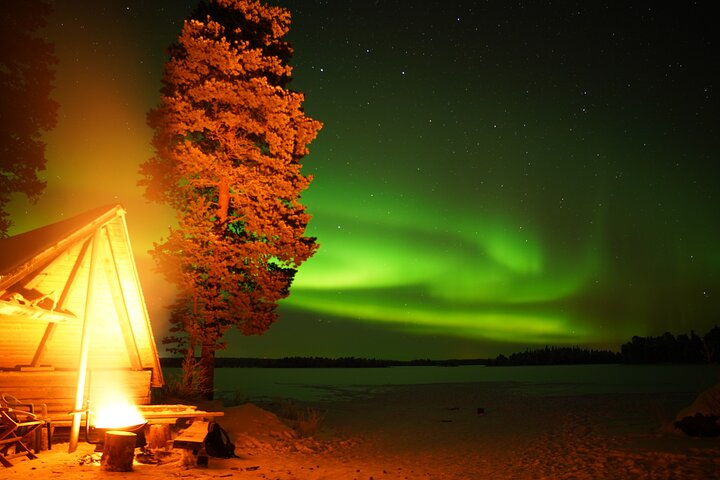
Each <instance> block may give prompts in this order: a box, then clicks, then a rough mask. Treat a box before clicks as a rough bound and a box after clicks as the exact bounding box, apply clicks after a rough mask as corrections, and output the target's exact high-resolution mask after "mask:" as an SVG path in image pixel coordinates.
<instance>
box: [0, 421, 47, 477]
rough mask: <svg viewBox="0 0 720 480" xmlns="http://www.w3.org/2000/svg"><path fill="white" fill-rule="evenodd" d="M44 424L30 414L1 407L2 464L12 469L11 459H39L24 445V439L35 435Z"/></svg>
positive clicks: (0, 455)
mask: <svg viewBox="0 0 720 480" xmlns="http://www.w3.org/2000/svg"><path fill="white" fill-rule="evenodd" d="M44 423H45V422H44V421H42V420H38V419H37V417H36V416H35V415H34V414H32V413H30V412H25V411H22V410H15V409H12V408H10V407H0V463H2V464H3V465H4V466H6V467H12V463H10V458H14V457H18V456H22V455H25V456H26V457H27V458H29V459H31V460H32V459H35V458H37V456H36V455H35V454H34V453H33V452H31V451H30V449H29V448H28V447H27V446H26V445H25V444H24V443H23V437H25V436H27V435H30V434H33V433H34V432H35V430H37V429H38V428H40V427H41V426H42V425H43V424H44Z"/></svg>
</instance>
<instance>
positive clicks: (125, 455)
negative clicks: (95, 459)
mask: <svg viewBox="0 0 720 480" xmlns="http://www.w3.org/2000/svg"><path fill="white" fill-rule="evenodd" d="M135 442H137V435H136V434H134V433H131V432H123V431H120V430H109V431H107V432H105V443H104V444H103V454H102V457H100V465H101V466H102V469H103V470H107V471H109V472H130V471H132V465H133V459H134V458H135Z"/></svg>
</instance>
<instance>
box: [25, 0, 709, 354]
mask: <svg viewBox="0 0 720 480" xmlns="http://www.w3.org/2000/svg"><path fill="white" fill-rule="evenodd" d="M87 3H88V2H79V1H77V2H73V1H56V2H54V5H55V9H56V12H55V15H54V17H53V18H52V19H51V25H50V26H49V28H48V36H49V38H50V39H51V40H53V41H54V42H55V46H56V52H57V55H58V58H59V65H58V76H57V82H56V85H57V88H56V91H55V94H54V98H55V99H56V100H57V101H58V102H60V105H61V108H60V114H59V124H58V127H57V128H56V129H55V130H54V131H52V132H51V133H50V134H49V135H47V142H48V169H47V171H46V172H45V173H44V177H45V178H46V179H47V181H48V188H47V190H46V193H45V195H44V196H43V197H42V199H41V200H40V202H38V204H37V205H34V206H32V205H30V206H29V205H27V203H26V202H25V201H24V199H22V198H18V200H17V201H16V202H15V203H14V207H15V208H14V210H15V211H16V212H17V213H16V216H15V217H14V220H15V222H16V225H15V227H14V229H13V230H12V232H11V233H18V232H20V231H24V230H27V229H29V228H34V227H38V226H41V225H44V224H46V223H50V222H52V221H56V220H60V219H62V218H66V217H67V216H71V215H74V214H77V213H80V212H82V211H84V210H87V209H90V208H92V207H95V206H98V205H102V204H106V203H112V202H119V203H121V204H123V205H124V206H125V207H126V208H127V210H128V217H127V219H128V223H129V228H130V235H131V237H132V241H133V247H134V249H135V252H136V256H137V257H138V258H137V261H138V267H139V269H140V274H141V278H142V281H143V285H144V287H145V294H146V302H147V303H148V307H149V310H150V314H151V318H152V320H153V323H154V324H155V329H156V335H157V336H158V338H160V337H161V336H162V335H163V333H162V332H163V329H164V326H165V322H164V317H165V316H166V313H165V310H164V309H163V307H164V306H165V305H167V304H169V303H170V302H171V300H172V295H173V292H172V290H171V289H170V288H168V286H167V285H166V284H165V282H164V281H163V279H162V278H161V277H159V276H157V275H155V274H153V273H152V261H151V259H150V257H149V256H148V255H147V254H146V253H145V252H146V251H147V250H148V249H149V248H150V246H151V244H152V241H157V240H159V239H160V238H161V237H162V236H163V235H164V234H165V233H166V231H167V226H168V225H170V224H171V222H172V219H173V214H172V212H171V211H170V210H169V209H167V208H163V207H159V206H157V205H151V204H147V203H146V202H145V200H144V199H143V197H142V190H141V189H140V188H138V187H137V186H136V182H137V180H138V178H139V176H138V174H137V169H138V165H139V164H140V163H142V162H143V161H145V160H146V159H147V158H149V157H150V156H151V155H152V151H151V147H150V145H149V140H150V137H151V131H150V129H149V128H148V127H147V126H146V125H145V113H146V111H147V110H148V109H149V108H151V107H152V106H154V105H155V104H156V103H157V102H158V91H159V89H160V78H161V71H162V65H163V63H164V61H165V49H166V48H167V46H168V45H169V44H170V43H171V42H172V41H174V39H175V38H176V36H177V35H178V33H179V31H180V27H181V24H182V20H183V19H184V18H185V17H186V16H187V14H188V13H189V12H190V11H191V10H192V9H193V7H194V6H195V4H196V2H194V1H193V2H187V1H185V2H180V1H172V0H153V1H149V2H148V1H146V0H132V1H122V2H121V1H118V0H113V1H103V2H95V4H94V5H86V4H87ZM277 3H279V4H281V5H283V6H286V7H287V8H289V9H290V10H291V12H292V14H293V23H292V27H291V33H290V35H289V40H290V41H291V42H292V44H293V46H294V47H295V55H294V57H293V61H292V64H293V65H294V67H295V70H294V80H293V82H292V84H291V88H293V89H295V90H299V91H302V92H304V93H305V94H306V103H305V110H306V112H307V113H308V114H309V115H310V116H311V117H313V118H316V119H318V120H321V121H322V122H323V123H324V128H323V130H322V131H321V132H320V135H319V136H318V138H317V139H316V140H315V141H314V142H313V143H312V144H311V145H310V151H311V154H310V155H309V156H307V157H306V158H305V159H304V164H305V171H306V172H308V173H312V174H313V175H314V176H315V180H314V181H313V183H312V184H311V186H310V189H309V190H308V191H307V192H306V194H305V195H304V196H303V200H304V203H305V204H306V205H308V209H309V211H310V212H311V213H312V214H313V216H314V218H313V220H312V222H311V224H310V228H309V232H308V233H309V234H311V235H314V236H317V237H318V241H319V243H320V245H321V246H320V250H319V251H318V253H317V254H316V255H315V256H314V257H313V258H312V259H310V260H309V261H308V262H307V263H306V264H304V265H303V266H302V267H301V269H300V272H299V273H298V276H297V278H296V282H295V284H294V286H293V289H292V294H291V296H290V297H289V298H288V299H287V300H286V301H284V302H283V306H282V308H281V318H280V321H279V322H278V323H277V324H276V325H274V326H273V327H272V328H271V329H270V331H269V332H268V333H266V334H265V335H264V336H262V337H247V338H243V337H240V336H238V335H232V336H230V349H229V350H228V351H227V352H224V353H222V355H232V356H267V357H282V356H289V355H322V356H363V357H382V358H398V359H409V358H426V357H429V358H450V357H465V358H467V357H487V356H491V357H494V356H495V355H497V354H499V353H506V354H507V353H510V352H513V351H516V350H524V349H525V348H527V347H538V346H544V345H546V344H550V345H581V346H590V347H600V348H611V349H618V348H619V346H620V344H621V343H623V342H625V341H628V340H629V339H630V337H631V336H632V335H660V334H662V333H663V332H665V331H667V330H669V331H672V332H673V333H687V332H689V331H690V330H695V331H696V332H697V333H700V334H702V333H704V332H706V331H707V330H708V329H709V328H711V327H712V326H713V325H715V324H716V323H719V322H718V320H720V248H718V245H720V207H719V205H720V201H719V200H720V199H719V198H718V197H720V195H718V192H719V189H718V174H717V173H716V172H717V171H718V168H717V167H716V163H717V161H718V155H717V152H718V151H720V141H719V139H718V138H719V136H720V135H719V132H718V125H720V123H719V122H718V112H720V109H719V107H720V105H719V102H718V92H717V88H718V87H720V85H719V82H718V78H719V76H718V54H717V52H718V51H720V50H719V47H720V45H718V34H717V33H716V31H717V28H716V25H715V24H714V23H713V19H714V18H716V17H715V16H714V15H713V14H711V12H710V6H711V5H712V2H674V5H670V6H668V5H660V3H659V2H652V1H648V2H610V3H607V2H592V5H590V3H591V2H552V4H550V2H506V1H501V0H498V1H491V2H480V1H452V0H448V1H439V0H438V1H409V0H408V1H401V0H364V1H357V0H347V1H345V0H344V1H339V0H338V1H317V0H316V1H301V0H297V1H279V2H277Z"/></svg>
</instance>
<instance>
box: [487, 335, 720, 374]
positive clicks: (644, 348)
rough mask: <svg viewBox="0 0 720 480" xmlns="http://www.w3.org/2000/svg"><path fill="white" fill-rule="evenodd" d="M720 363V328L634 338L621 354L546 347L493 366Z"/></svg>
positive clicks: (503, 358)
mask: <svg viewBox="0 0 720 480" xmlns="http://www.w3.org/2000/svg"><path fill="white" fill-rule="evenodd" d="M718 361H720V327H718V326H715V327H713V328H712V329H711V330H710V331H709V332H707V333H706V334H705V335H703V336H702V337H700V336H698V335H697V334H695V332H693V331H691V332H690V334H689V335H688V334H681V335H678V336H675V335H673V334H672V333H670V332H666V333H664V334H663V335H661V336H659V337H639V336H634V337H632V340H631V341H630V342H628V343H624V344H623V345H622V346H621V347H620V352H612V351H610V350H591V349H587V348H580V347H547V346H546V347H545V348H539V349H527V350H525V351H524V352H519V353H513V354H511V355H509V356H507V357H506V356H505V355H498V356H497V358H495V360H493V361H492V362H490V363H489V365H492V366H512V365H580V364H601V363H697V364H701V363H718Z"/></svg>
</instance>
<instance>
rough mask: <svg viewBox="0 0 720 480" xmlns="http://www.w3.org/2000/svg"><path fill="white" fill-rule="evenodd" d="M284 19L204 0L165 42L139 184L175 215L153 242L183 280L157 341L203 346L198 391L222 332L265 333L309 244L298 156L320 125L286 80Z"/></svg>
mask: <svg viewBox="0 0 720 480" xmlns="http://www.w3.org/2000/svg"><path fill="white" fill-rule="evenodd" d="M289 27H290V14H289V12H288V11H287V10H285V9H283V8H280V7H271V6H267V5H264V4H262V3H261V2H260V1H259V0H210V1H207V2H203V3H202V4H201V5H200V6H199V7H198V8H197V10H196V11H195V12H194V13H193V14H192V15H191V17H190V18H189V19H188V20H186V21H185V23H184V27H183V29H182V33H181V34H180V36H179V38H178V40H177V42H176V43H175V44H173V45H172V46H171V47H170V52H169V53H170V58H169V60H168V61H167V62H166V64H165V72H164V77H163V89H162V91H161V102H160V104H159V106H158V107H156V108H155V109H153V110H151V111H150V112H149V114H148V123H149V125H150V126H151V127H152V128H153V129H154V132H155V135H154V138H153V141H152V143H153V146H154V148H155V156H154V157H153V158H151V159H150V160H148V161H147V162H145V163H144V164H143V165H141V168H140V173H141V175H142V177H143V178H142V179H141V181H140V184H141V185H143V186H145V187H146V192H145V194H146V197H147V198H149V199H151V200H154V201H158V202H161V203H167V204H169V205H171V206H172V207H173V208H174V209H175V210H176V212H177V221H178V226H177V228H171V229H170V232H169V234H168V236H167V238H166V239H164V241H162V242H161V243H158V244H155V246H154V249H153V251H152V253H153V256H154V258H155V260H156V263H157V265H158V267H159V269H160V270H161V271H162V272H164V273H165V274H166V276H167V278H168V279H170V281H172V282H173V283H174V284H175V285H176V286H177V287H178V290H179V295H178V298H177V301H176V303H175V304H174V305H173V307H172V314H171V323H172V333H174V335H173V336H170V337H168V338H166V339H165V342H166V343H168V344H174V345H175V348H174V351H176V352H180V351H182V352H184V353H185V354H186V356H187V357H188V358H190V357H192V356H193V355H194V354H195V352H196V349H197V348H200V350H201V360H200V368H201V369H202V370H203V371H204V373H205V375H203V377H204V378H205V380H206V383H205V385H204V387H205V390H206V392H210V391H211V389H212V368H213V361H214V355H215V351H216V350H218V349H221V348H224V346H225V345H224V344H223V343H222V338H223V336H224V334H225V333H226V332H227V331H228V330H229V329H231V328H233V327H237V328H239V329H240V330H241V331H242V332H243V333H244V334H248V335H249V334H261V333H263V332H265V331H266V330H267V329H268V328H269V327H270V325H271V324H272V323H273V322H274V321H275V320H276V319H277V311H276V309H277V302H278V301H279V300H281V299H282V298H284V297H286V296H287V295H288V294H289V287H290V285H291V283H292V280H293V277H294V274H295V272H296V270H297V268H298V267H299V266H300V264H301V263H302V262H304V261H305V260H307V259H308V258H309V257H310V256H311V255H313V253H314V252H315V250H316V249H317V244H316V242H315V239H314V238H311V237H305V236H304V232H305V228H306V226H307V223H308V221H309V219H310V216H309V214H308V213H306V211H305V207H304V206H303V205H302V204H301V203H300V195H301V193H302V192H303V191H304V190H305V189H306V188H307V187H308V185H309V183H310V180H311V178H310V177H309V176H306V175H303V173H302V172H301V168H302V164H301V162H300V161H301V159H302V157H304V156H305V155H306V154H307V153H308V150H307V145H308V144H309V143H310V142H311V141H312V140H313V139H314V138H315V136H316V135H317V132H318V131H319V129H320V127H321V124H320V122H318V121H316V120H313V119H311V118H309V117H307V116H306V115H305V114H304V113H303V110H302V103H303V100H304V97H303V95H302V94H301V93H299V92H294V91H291V90H289V89H288V88H287V85H288V83H289V81H290V79H291V73H292V70H291V67H290V66H289V64H288V62H289V60H290V57H291V54H292V49H291V47H290V45H289V44H288V43H287V42H286V41H285V40H284V39H283V38H284V36H285V35H286V33H287V32H288V29H289ZM170 350H171V351H172V350H173V349H170Z"/></svg>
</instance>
